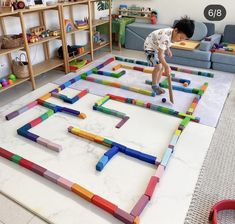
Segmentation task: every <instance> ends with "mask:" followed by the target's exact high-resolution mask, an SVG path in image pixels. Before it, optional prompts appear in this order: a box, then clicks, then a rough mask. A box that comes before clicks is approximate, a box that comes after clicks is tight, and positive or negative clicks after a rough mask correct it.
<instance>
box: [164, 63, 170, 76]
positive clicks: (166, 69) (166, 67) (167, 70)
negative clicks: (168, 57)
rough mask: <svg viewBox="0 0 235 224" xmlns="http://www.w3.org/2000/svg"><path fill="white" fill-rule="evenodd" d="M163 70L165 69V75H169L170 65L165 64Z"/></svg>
mask: <svg viewBox="0 0 235 224" xmlns="http://www.w3.org/2000/svg"><path fill="white" fill-rule="evenodd" d="M164 70H165V75H167V76H170V74H171V68H170V66H169V65H167V66H165V67H164Z"/></svg>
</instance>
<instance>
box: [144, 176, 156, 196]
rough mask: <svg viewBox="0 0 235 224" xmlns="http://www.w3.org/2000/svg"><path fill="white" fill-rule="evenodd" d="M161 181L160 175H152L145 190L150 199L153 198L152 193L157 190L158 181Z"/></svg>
mask: <svg viewBox="0 0 235 224" xmlns="http://www.w3.org/2000/svg"><path fill="white" fill-rule="evenodd" d="M158 182H159V178H158V177H155V176H152V177H151V178H150V180H149V183H148V186H147V188H146V190H145V193H144V194H145V195H147V196H148V197H149V200H150V199H151V197H152V195H153V192H154V190H155V187H156V185H157V183H158Z"/></svg>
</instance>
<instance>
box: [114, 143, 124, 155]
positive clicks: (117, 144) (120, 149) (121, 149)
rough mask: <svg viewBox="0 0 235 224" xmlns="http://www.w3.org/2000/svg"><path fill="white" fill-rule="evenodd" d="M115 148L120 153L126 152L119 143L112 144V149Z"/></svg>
mask: <svg viewBox="0 0 235 224" xmlns="http://www.w3.org/2000/svg"><path fill="white" fill-rule="evenodd" d="M114 146H117V147H118V149H119V151H120V152H123V153H125V152H126V146H124V145H121V144H119V143H116V142H113V143H112V147H114Z"/></svg>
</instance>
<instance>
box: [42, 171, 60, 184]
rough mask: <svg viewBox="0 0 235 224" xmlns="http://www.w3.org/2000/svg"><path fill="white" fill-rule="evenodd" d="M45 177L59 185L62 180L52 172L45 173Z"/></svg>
mask: <svg viewBox="0 0 235 224" xmlns="http://www.w3.org/2000/svg"><path fill="white" fill-rule="evenodd" d="M43 176H44V177H45V178H46V179H48V180H50V181H52V182H54V183H57V180H58V179H59V178H60V176H59V175H57V174H56V173H53V172H51V171H50V170H47V171H45V172H44V173H43Z"/></svg>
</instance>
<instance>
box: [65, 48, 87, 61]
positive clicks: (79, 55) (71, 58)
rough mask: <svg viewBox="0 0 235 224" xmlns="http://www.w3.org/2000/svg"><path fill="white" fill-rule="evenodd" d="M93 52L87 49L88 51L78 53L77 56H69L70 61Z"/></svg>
mask: <svg viewBox="0 0 235 224" xmlns="http://www.w3.org/2000/svg"><path fill="white" fill-rule="evenodd" d="M90 53H91V51H90V50H87V51H85V52H84V53H82V54H78V55H76V56H74V57H69V60H68V61H69V62H70V61H73V60H75V59H78V58H81V57H83V56H85V55H88V54H90Z"/></svg>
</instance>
